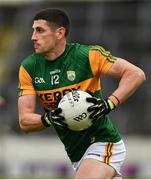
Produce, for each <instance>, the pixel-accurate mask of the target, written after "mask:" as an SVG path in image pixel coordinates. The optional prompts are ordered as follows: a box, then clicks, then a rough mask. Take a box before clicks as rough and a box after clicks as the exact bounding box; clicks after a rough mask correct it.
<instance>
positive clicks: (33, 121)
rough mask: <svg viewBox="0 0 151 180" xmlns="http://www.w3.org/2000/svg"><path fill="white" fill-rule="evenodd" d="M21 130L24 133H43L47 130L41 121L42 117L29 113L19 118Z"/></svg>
mask: <svg viewBox="0 0 151 180" xmlns="http://www.w3.org/2000/svg"><path fill="white" fill-rule="evenodd" d="M19 124H20V128H21V129H22V130H23V131H24V132H34V131H41V130H43V129H45V128H46V127H44V125H43V124H42V121H41V115H40V114H36V113H27V114H25V115H22V116H21V117H20V118H19Z"/></svg>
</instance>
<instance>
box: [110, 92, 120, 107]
mask: <svg viewBox="0 0 151 180" xmlns="http://www.w3.org/2000/svg"><path fill="white" fill-rule="evenodd" d="M111 96H113V97H114V98H115V99H116V100H117V102H118V105H119V104H121V102H120V100H119V99H118V97H117V96H115V95H114V94H112V95H111Z"/></svg>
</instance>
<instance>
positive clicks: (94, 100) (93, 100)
mask: <svg viewBox="0 0 151 180" xmlns="http://www.w3.org/2000/svg"><path fill="white" fill-rule="evenodd" d="M86 101H87V102H92V103H94V104H95V103H96V102H97V99H96V98H95V97H87V98H86Z"/></svg>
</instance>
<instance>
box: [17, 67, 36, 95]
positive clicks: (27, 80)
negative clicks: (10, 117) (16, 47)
mask: <svg viewBox="0 0 151 180" xmlns="http://www.w3.org/2000/svg"><path fill="white" fill-rule="evenodd" d="M18 88H19V96H23V95H27V94H36V92H35V90H34V87H33V84H32V78H31V77H30V75H29V74H28V72H27V71H26V69H25V68H24V67H23V66H20V69H19V87H18Z"/></svg>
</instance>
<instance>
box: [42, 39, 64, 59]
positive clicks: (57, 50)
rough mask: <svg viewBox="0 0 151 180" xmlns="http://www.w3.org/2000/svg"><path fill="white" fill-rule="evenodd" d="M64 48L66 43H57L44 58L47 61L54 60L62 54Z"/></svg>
mask: <svg viewBox="0 0 151 180" xmlns="http://www.w3.org/2000/svg"><path fill="white" fill-rule="evenodd" d="M65 46H66V41H61V42H59V43H57V44H56V46H55V48H54V49H52V50H51V52H48V53H47V54H45V58H46V59H47V60H48V61H53V60H55V59H56V58H57V57H59V56H60V55H61V54H63V52H64V50H65Z"/></svg>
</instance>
